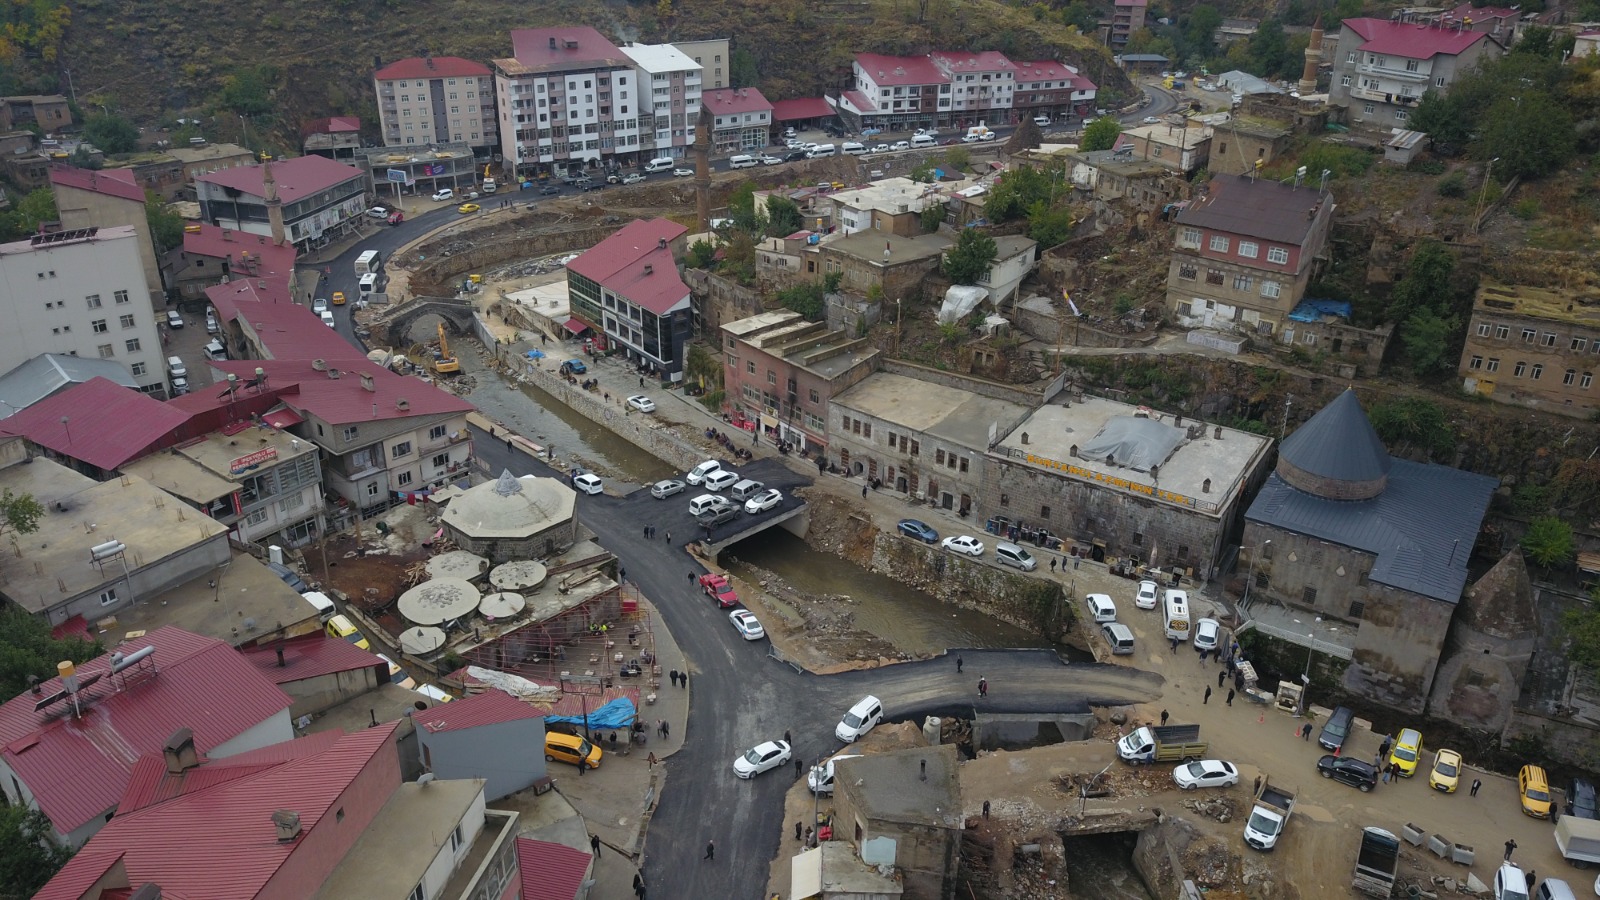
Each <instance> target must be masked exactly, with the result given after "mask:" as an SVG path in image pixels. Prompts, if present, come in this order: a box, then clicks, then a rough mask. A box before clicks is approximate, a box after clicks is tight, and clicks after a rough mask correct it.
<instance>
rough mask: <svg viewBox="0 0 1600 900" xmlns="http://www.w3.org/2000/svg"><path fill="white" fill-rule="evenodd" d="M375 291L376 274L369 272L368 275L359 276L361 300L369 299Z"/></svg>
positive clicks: (376, 283) (376, 286) (376, 284)
mask: <svg viewBox="0 0 1600 900" xmlns="http://www.w3.org/2000/svg"><path fill="white" fill-rule="evenodd" d="M377 289H378V276H377V273H375V272H369V273H368V274H366V275H363V276H361V299H363V300H365V299H367V298H368V297H371V296H372V292H373V291H376V290H377Z"/></svg>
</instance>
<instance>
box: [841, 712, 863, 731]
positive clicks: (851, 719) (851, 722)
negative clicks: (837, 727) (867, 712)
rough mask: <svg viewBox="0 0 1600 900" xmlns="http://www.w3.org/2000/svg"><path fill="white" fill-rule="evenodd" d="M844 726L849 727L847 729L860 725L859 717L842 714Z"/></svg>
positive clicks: (851, 714) (852, 714)
mask: <svg viewBox="0 0 1600 900" xmlns="http://www.w3.org/2000/svg"><path fill="white" fill-rule="evenodd" d="M844 724H845V725H847V726H849V727H851V728H854V727H856V726H857V725H860V724H861V717H860V716H858V715H856V714H855V713H845V714H844Z"/></svg>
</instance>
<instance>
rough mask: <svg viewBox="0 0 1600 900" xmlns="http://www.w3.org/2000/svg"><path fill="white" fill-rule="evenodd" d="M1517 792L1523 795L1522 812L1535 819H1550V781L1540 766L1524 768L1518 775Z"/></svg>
mask: <svg viewBox="0 0 1600 900" xmlns="http://www.w3.org/2000/svg"><path fill="white" fill-rule="evenodd" d="M1517 792H1518V793H1519V794H1521V795H1522V811H1523V812H1524V813H1526V814H1527V815H1530V816H1533V817H1534V818H1535V819H1548V818H1550V810H1551V809H1552V807H1553V804H1552V803H1551V802H1550V779H1549V778H1548V777H1547V776H1546V775H1545V774H1544V769H1541V768H1540V767H1538V766H1523V767H1522V771H1521V772H1518V773H1517Z"/></svg>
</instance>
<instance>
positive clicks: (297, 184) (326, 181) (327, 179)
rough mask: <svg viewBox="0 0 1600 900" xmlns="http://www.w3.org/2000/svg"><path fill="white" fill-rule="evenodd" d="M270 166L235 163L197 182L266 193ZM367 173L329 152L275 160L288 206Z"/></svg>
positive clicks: (275, 177) (253, 194) (282, 197)
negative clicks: (335, 157) (266, 180)
mask: <svg viewBox="0 0 1600 900" xmlns="http://www.w3.org/2000/svg"><path fill="white" fill-rule="evenodd" d="M265 172H266V166H234V167H233V168H231V169H221V170H219V171H216V172H207V173H206V174H204V175H199V176H196V178H195V181H196V182H201V181H204V182H208V183H210V184H218V185H221V186H223V187H225V188H233V189H234V190H236V191H240V192H242V193H245V194H248V195H250V196H251V197H265V196H266V183H265V178H264V173H265ZM365 177H366V174H365V173H363V172H362V171H361V170H360V169H358V168H356V167H355V166H347V165H345V164H344V163H342V162H335V161H334V160H331V159H328V158H327V157H325V156H297V157H295V158H294V159H281V160H274V161H273V162H272V180H273V181H274V182H276V183H277V185H278V199H279V200H282V201H283V205H284V206H288V205H289V204H291V203H295V202H297V201H300V200H304V199H305V198H307V197H310V196H313V195H316V194H319V193H321V192H322V191H325V190H328V189H329V188H331V187H334V186H335V185H340V184H343V183H345V182H346V181H350V180H352V179H355V178H365Z"/></svg>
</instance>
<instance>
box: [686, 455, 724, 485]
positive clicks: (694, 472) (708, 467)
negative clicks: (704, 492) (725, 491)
mask: <svg viewBox="0 0 1600 900" xmlns="http://www.w3.org/2000/svg"><path fill="white" fill-rule="evenodd" d="M720 471H722V463H719V462H717V461H716V460H714V459H708V460H706V461H705V462H703V463H701V464H700V465H698V466H695V467H694V468H692V469H690V470H689V474H688V475H687V476H685V477H684V480H685V481H687V482H689V483H690V484H700V483H701V482H703V481H705V480H706V476H708V475H710V474H711V473H713V472H720Z"/></svg>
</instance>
